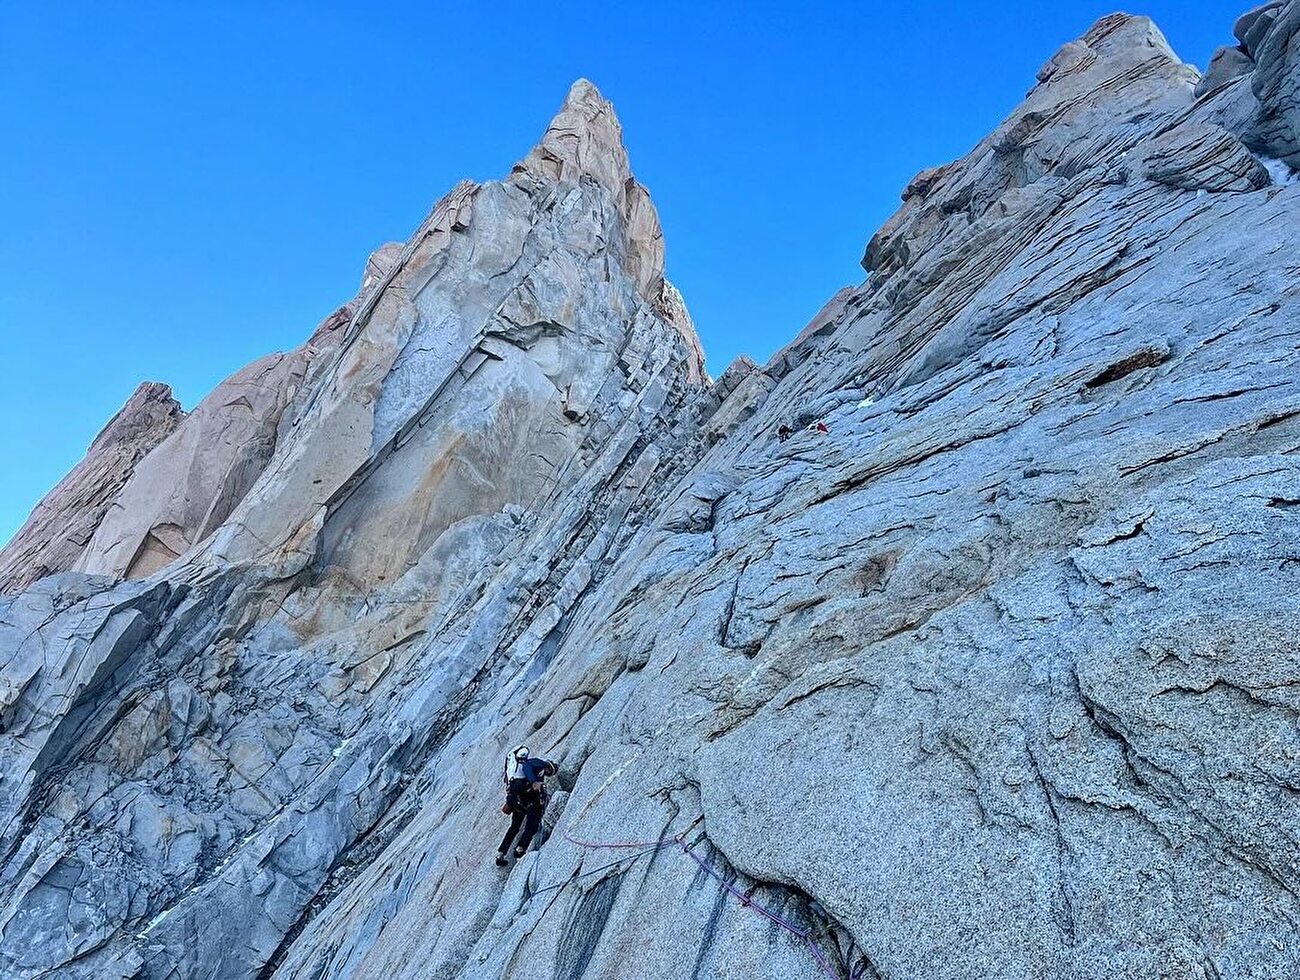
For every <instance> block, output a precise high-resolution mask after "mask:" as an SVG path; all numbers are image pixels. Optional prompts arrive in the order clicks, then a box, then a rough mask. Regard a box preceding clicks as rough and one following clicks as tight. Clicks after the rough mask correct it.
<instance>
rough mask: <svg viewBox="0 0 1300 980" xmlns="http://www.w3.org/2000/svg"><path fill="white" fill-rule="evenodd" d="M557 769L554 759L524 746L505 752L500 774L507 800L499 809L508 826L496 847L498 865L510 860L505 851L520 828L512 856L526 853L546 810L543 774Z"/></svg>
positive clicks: (547, 774)
mask: <svg viewBox="0 0 1300 980" xmlns="http://www.w3.org/2000/svg"><path fill="white" fill-rule="evenodd" d="M557 772H559V767H558V766H556V765H555V763H554V762H548V761H547V760H546V759H534V758H533V757H532V755H531V754H530V753H529V751H528V746H526V745H521V746H519V747H518V748H516V749H514V750H513V751H511V752H510V753H508V754H507V755H506V762H505V766H504V768H503V769H502V773H501V776H502V780H503V781H504V782H505V788H506V802H505V805H504V806H502V807H501V812H502V813H508V814H510V829H508V830H507V831H506V835H505V836H504V837H503V838H501V846H500V847H499V848H498V849H497V866H498V867H502V868H504V867H505V866H506V865H507V864H509V863H510V862H509V860H508V859H507V857H506V854H507V852H508V851H509V850H510V842H511V841H512V840H514V839H515V835H516V834H518V833H519V831H520V828H522V829H523V834H522V835H521V836H520V837H519V840H518V842H516V844H515V857H516V858H521V857H523V856H524V855H525V854H527V853H528V845H529V844H531V843H532V842H533V835H534V834H536V833H537V829H538V828H539V827H540V826H541V825H542V811H544V810H545V809H546V802H547V796H546V777H547V776H554V775H555V774H556V773H557Z"/></svg>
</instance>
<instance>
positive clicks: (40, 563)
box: [0, 381, 185, 592]
mask: <svg viewBox="0 0 1300 980" xmlns="http://www.w3.org/2000/svg"><path fill="white" fill-rule="evenodd" d="M184 417H185V413H184V412H183V411H181V406H180V403H179V402H177V401H176V399H174V398H173V397H172V390H171V388H169V387H167V385H164V384H158V383H156V382H152V381H147V382H145V383H144V384H142V385H140V387H139V388H137V389H136V390H135V393H134V394H133V395H132V396H131V397H130V398H129V399H127V402H126V404H125V405H123V406H122V409H121V411H119V412H118V413H117V414H116V415H114V416H113V418H112V419H111V420H110V421H109V423H108V425H106V426H104V429H103V431H101V432H100V433H99V435H98V436H96V437H95V441H94V442H93V443H91V446H90V449H89V450H87V452H86V457H85V459H83V460H82V461H81V462H80V463H78V464H77V465H76V466H75V467H74V468H73V469H72V471H71V472H70V473H68V475H67V476H65V477H64V478H63V479H62V480H60V481H59V484H58V486H56V487H55V488H54V489H53V490H51V491H50V492H49V493H48V494H46V495H45V498H44V499H43V500H42V501H41V502H40V504H38V505H37V507H36V509H35V510H34V511H32V514H31V516H30V517H29V518H27V523H25V524H24V525H23V526H22V528H20V529H19V531H18V533H17V534H15V535H14V537H13V538H12V540H10V541H9V543H8V544H7V545H5V547H4V548H3V549H2V550H0V592H20V591H22V590H23V589H24V588H25V587H27V586H29V585H31V584H32V583H33V582H35V581H36V580H37V579H39V578H41V577H43V576H45V575H49V574H51V573H53V572H61V571H67V570H68V569H70V568H74V567H76V565H77V562H78V561H79V560H80V559H81V556H82V555H83V554H84V553H85V549H86V547H87V545H89V543H90V541H91V539H92V538H93V537H94V534H95V532H96V530H97V529H98V528H99V525H100V524H101V522H102V521H103V520H104V517H105V515H106V514H107V513H108V512H109V510H110V509H111V508H112V506H113V505H114V503H115V502H116V501H117V498H118V496H119V494H121V492H122V489H123V487H124V486H125V485H126V484H127V483H128V482H129V481H130V479H131V475H132V473H134V471H135V467H136V465H137V464H138V463H139V462H140V461H141V460H142V459H144V458H145V457H146V456H147V455H148V454H149V452H150V450H152V449H153V448H154V447H155V446H157V445H158V444H159V443H160V442H162V441H163V440H164V439H166V438H167V436H168V435H170V434H171V433H172V432H173V431H174V430H175V429H176V427H177V426H178V425H180V423H181V421H182V419H183V418H184Z"/></svg>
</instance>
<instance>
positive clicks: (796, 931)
mask: <svg viewBox="0 0 1300 980" xmlns="http://www.w3.org/2000/svg"><path fill="white" fill-rule="evenodd" d="M681 847H682V850H683V851H684V852H686V854H687V856H688V857H690V859H691V860H692V861H694V862H695V863H696V864H698V865H699V866H700V868H701V870H703V871H704V872H705V873H706V874H707V875H709V876H710V877H711V878H713V879H714V880H715V881H717V883H718V884H720V885H721V886H722V887H723V888H725V889H726V890H727V892H728V893H730V894H731V896H732V897H733V898H735V899H736V900H737V901H738V902H740V904H741V905H743V906H745V907H746V908H750V909H753V910H754V911H755V912H757V913H758V914H759V915H762V916H765V917H766V918H768V919H770V920H771V921H772V922H774V923H775V924H776V925H778V926H780V927H781V928H782V929H784V930H785V931H786V932H788V933H790V935H792V936H794V937H796V938H798V939H802V940H803V941H804V943H805V945H807V947H808V952H809V953H811V954H812V957H813V959H815V960H816V961H817V965H818V966H820V967H821V968H822V972H823V973H825V974H826V975H827V976H828V977H830V978H831V980H839V974H838V973H837V972H836V971H835V969H834V968H833V967H832V966H831V963H830V960H828V959H827V958H826V954H825V953H823V952H822V951H821V948H820V947H819V946H818V945H817V943H816V942H814V941H813V938H812V936H810V935H809V934H808V932H807V930H804V929H800V928H799V927H798V926H796V925H795V924H794V923H793V922H791V921H790V920H788V919H786V918H784V917H782V916H781V915H778V914H777V913H776V912H773V911H772V910H771V909H769V908H766V907H765V906H762V905H759V904H758V903H757V902H755V901H754V900H753V899H752V898H750V897H749V896H748V895H746V894H745V893H744V892H742V891H741V890H740V889H739V888H737V887H736V886H735V885H733V884H732V883H731V882H729V881H728V880H727V879H726V878H724V877H723V876H722V873H721V872H720V871H718V870H717V869H716V868H714V867H713V866H712V865H711V864H709V863H708V862H707V861H705V860H704V859H703V858H701V857H700V856H699V855H698V854H696V853H695V852H694V851H693V850H691V849H690V847H688V846H687V845H686V844H685V843H683V844H682V845H681Z"/></svg>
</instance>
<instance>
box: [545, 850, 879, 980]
mask: <svg viewBox="0 0 1300 980" xmlns="http://www.w3.org/2000/svg"><path fill="white" fill-rule="evenodd" d="M560 834H561V836H562V837H563V838H564V839H565V840H567V841H568V842H569V843H571V844H576V845H577V846H578V847H582V848H591V849H593V850H624V849H637V850H642V849H644V851H657V850H659V849H660V848H661V847H666V846H668V845H670V844H675V845H677V846H678V847H680V848H681V849H682V852H683V853H684V854H685V855H686V856H687V857H689V858H690V859H691V860H692V861H694V862H695V863H696V864H698V865H699V866H700V870H701V871H703V872H704V873H705V874H707V875H708V876H709V877H710V878H712V879H713V880H714V881H716V882H717V883H718V884H720V885H721V886H722V887H723V889H725V890H726V892H727V893H728V894H729V895H731V896H732V897H733V898H735V899H736V901H738V902H739V903H740V904H741V905H743V906H745V908H747V909H752V910H753V911H755V912H757V913H758V914H759V915H761V916H763V917H764V918H766V919H768V920H769V921H771V922H772V923H773V924H774V925H776V926H778V927H779V928H781V929H784V930H785V931H786V932H788V933H789V934H790V935H792V936H794V937H795V938H796V939H800V940H802V941H803V943H804V945H806V946H807V947H808V952H809V953H810V954H811V955H812V958H813V959H815V960H816V961H817V965H818V966H820V967H821V969H822V972H823V973H825V974H826V975H827V976H828V977H830V978H831V980H840V975H839V973H838V972H837V971H836V970H835V968H834V967H833V966H831V962H830V960H829V959H827V958H826V954H825V953H824V952H822V949H821V947H820V946H818V945H817V942H816V940H814V939H813V937H812V936H811V935H810V934H809V933H808V931H807V930H806V929H800V928H799V927H798V926H797V925H795V924H794V923H793V922H791V921H790V920H789V919H787V918H785V917H784V916H782V915H780V914H778V913H776V912H774V911H772V910H771V909H769V908H767V907H766V906H763V905H760V904H759V903H758V902H755V901H754V900H753V899H752V898H750V897H749V896H748V895H746V894H745V893H744V892H742V891H741V890H740V889H739V888H737V887H736V886H735V885H734V884H732V883H731V882H730V881H728V880H727V879H726V878H725V877H723V874H722V872H720V871H719V870H718V869H717V868H715V867H714V866H713V865H711V864H710V863H709V862H708V861H705V860H704V859H703V858H702V857H700V856H699V855H698V854H696V853H695V852H694V851H693V850H691V848H690V846H689V845H688V844H687V843H686V841H685V839H684V835H679V836H677V837H666V838H662V839H660V840H657V841H616V842H610V843H607V844H602V843H597V842H596V841H588V840H581V839H579V838H576V837H572V836H570V835H569V833H568V831H567V830H562V831H560ZM864 967H865V964H864ZM859 976H861V972H860V971H859V972H857V973H854V974H853V978H852V980H857V978H858V977H859Z"/></svg>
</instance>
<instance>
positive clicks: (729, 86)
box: [0, 0, 1248, 541]
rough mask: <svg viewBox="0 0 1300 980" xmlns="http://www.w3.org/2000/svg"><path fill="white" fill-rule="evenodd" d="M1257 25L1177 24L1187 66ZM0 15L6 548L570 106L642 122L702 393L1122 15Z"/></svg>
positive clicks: (59, 8)
mask: <svg viewBox="0 0 1300 980" xmlns="http://www.w3.org/2000/svg"><path fill="white" fill-rule="evenodd" d="M1246 6H1248V4H1247V3H1241V4H1227V3H1222V2H1215V3H1212V2H1196V0H1176V2H1175V0H1159V2H1144V3H1143V5H1142V6H1141V7H1140V8H1136V7H1135V8H1133V12H1140V13H1146V14H1149V15H1150V16H1152V17H1154V18H1155V20H1156V21H1157V23H1159V24H1160V26H1161V27H1162V29H1163V30H1164V31H1165V33H1166V35H1167V36H1168V37H1169V39H1170V41H1171V42H1172V44H1173V46H1174V48H1175V50H1177V51H1178V52H1179V54H1180V55H1181V56H1182V57H1183V58H1184V60H1188V61H1192V62H1195V63H1196V64H1199V65H1201V66H1204V64H1205V63H1206V61H1207V59H1208V57H1209V55H1210V53H1211V52H1212V50H1213V49H1214V47H1216V46H1217V45H1219V44H1222V43H1229V42H1231V27H1232V22H1233V19H1234V18H1235V17H1236V15H1237V14H1238V13H1240V12H1241V10H1243V9H1245V7H1246ZM1036 7H1037V9H1036V10H1034V12H1033V13H1032V14H1030V13H1027V12H1026V9H1027V8H1026V5H1024V4H1019V3H1010V2H999V3H992V2H986V3H916V2H877V3H870V4H868V3H861V2H834V3H825V4H807V3H798V4H796V3H790V4H788V5H785V4H763V3H749V4H729V3H717V4H701V3H671V2H670V3H653V4H646V3H636V2H628V3H622V4H610V3H590V4H588V3H560V4H537V3H513V2H506V3H494V4H437V3H429V2H425V3H405V2H401V0H398V2H387V3H384V4H361V3H354V4H330V3H320V2H311V3H308V2H303V3H278V4H271V3H260V2H258V3H253V2H246V3H243V2H225V3H218V2H206V0H189V2H182V3H174V2H169V3H157V4H151V3H143V2H127V3H109V4H105V3H95V4H90V3H84V4H81V3H65V4H59V5H52V4H32V3H19V2H18V0H0V125H2V126H3V131H4V133H5V148H4V152H3V153H0V227H2V228H3V232H2V233H0V345H2V346H0V349H2V350H3V353H4V358H3V362H0V363H3V365H4V368H3V374H2V375H0V381H2V382H3V383H2V384H0V460H3V463H0V467H3V469H2V471H0V472H2V473H3V478H2V479H0V541H3V540H6V539H7V538H8V537H9V535H10V534H12V532H13V531H15V530H16V529H17V528H18V526H19V525H20V524H21V523H22V521H23V520H24V519H25V518H26V515H27V513H28V511H29V510H30V509H31V507H32V506H33V505H34V504H35V503H36V501H37V500H38V499H39V498H40V496H41V495H42V494H43V493H44V492H45V491H46V490H47V489H48V488H49V487H50V486H52V485H53V484H54V483H55V482H56V481H57V480H58V479H59V478H60V477H61V476H62V475H63V474H64V473H65V472H66V471H67V470H68V469H69V468H70V467H71V466H72V465H73V464H75V463H76V461H77V460H78V459H80V458H81V456H82V454H83V453H84V452H85V449H86V446H87V445H88V444H89V442H90V441H91V439H93V438H94V435H95V433H96V432H98V430H99V428H100V427H101V426H102V425H103V424H104V422H105V421H106V420H107V419H108V418H109V416H111V415H112V413H113V412H114V411H116V410H117V408H118V407H120V405H121V403H122V402H123V401H125V399H126V398H127V397H128V396H129V395H130V393H131V392H132V391H133V390H134V388H135V386H136V385H137V384H138V383H139V382H140V381H142V380H158V381H164V382H167V383H169V384H171V385H172V386H173V388H174V389H175V391H176V395H177V397H178V398H179V399H180V400H181V402H182V403H183V404H184V405H185V407H186V408H190V407H192V406H193V405H194V404H195V403H196V402H197V401H198V400H199V399H200V398H201V397H202V396H203V395H204V394H205V393H206V392H207V391H208V390H209V389H211V388H212V386H213V385H215V384H216V383H217V382H218V381H220V380H221V378H223V377H225V376H226V375H228V374H230V373H231V372H233V371H235V370H236V369H237V368H239V367H240V366H242V365H243V364H245V363H247V362H248V361H250V360H252V359H253V358H255V357H258V356H260V355H262V354H264V353H267V352H269V351H273V350H285V349H288V348H291V347H294V346H296V345H297V344H299V343H301V342H302V340H303V339H305V338H306V337H307V335H308V334H309V333H310V332H311V330H312V328H313V327H314V325H315V324H316V323H317V321H318V320H319V319H320V318H321V317H323V316H324V315H326V314H327V313H329V312H330V311H331V310H332V309H334V308H335V307H336V306H337V305H338V304H339V303H341V302H343V301H344V300H346V299H347V298H348V297H349V296H351V295H352V293H353V292H354V291H355V288H356V285H357V281H358V279H359V277H360V274H361V269H362V265H363V263H364V261H365V258H366V255H367V254H368V253H369V252H370V250H371V249H372V248H374V247H375V246H377V245H379V244H381V243H382V242H385V241H389V240H393V239H404V238H405V237H406V236H407V235H408V234H409V232H410V231H411V230H412V229H413V228H414V227H415V225H416V224H417V223H418V222H419V221H420V219H421V218H422V217H423V215H424V214H425V211H426V210H427V208H428V207H429V205H430V204H431V203H432V202H433V201H434V200H435V199H436V198H437V197H439V196H440V195H441V194H442V193H443V192H445V191H446V190H447V189H449V188H450V187H451V186H452V184H453V183H455V181H456V180H458V179H460V178H462V177H470V178H473V179H478V180H484V179H490V178H494V177H499V176H502V175H504V174H505V173H507V172H508V170H509V168H510V165H511V164H512V163H513V162H514V161H515V160H516V159H518V158H519V157H521V156H522V155H523V154H524V153H525V152H526V151H527V150H528V148H529V147H530V146H531V145H532V144H533V143H534V142H535V141H536V139H537V138H538V137H539V136H540V134H541V132H542V130H543V128H544V127H545V125H546V123H547V121H548V120H549V119H550V117H551V115H552V114H553V113H554V111H555V110H556V109H557V108H558V106H559V103H560V101H561V100H562V99H563V96H564V93H565V91H566V90H567V88H568V86H569V84H570V83H571V82H572V81H573V80H574V79H575V78H577V77H579V76H586V77H588V78H590V79H592V80H593V81H594V82H595V83H596V84H597V85H598V86H599V87H600V88H601V90H602V91H603V92H604V94H605V95H606V96H607V97H608V98H610V99H611V100H613V102H614V104H615V106H616V108H617V110H618V113H619V116H620V118H621V119H622V121H623V126H624V131H625V137H626V142H627V145H628V149H629V152H630V154H631V158H632V165H633V168H634V169H635V171H636V173H637V175H638V177H639V178H640V179H641V180H642V182H643V183H645V184H646V185H647V186H648V187H649V188H650V190H651V193H652V194H653V196H654V199H655V202H656V204H657V205H658V207H659V212H660V216H661V218H662V221H663V225H664V230H665V236H666V241H667V250H668V274H669V276H670V277H671V278H672V279H673V280H674V281H675V282H676V283H677V284H678V286H680V287H681V289H682V292H683V293H684V294H685V296H686V301H687V303H688V305H689V306H690V308H691V310H692V313H693V314H694V316H695V319H696V322H697V324H698V326H699V330H700V334H701V337H702V339H703V341H704V346H705V349H706V350H707V352H708V356H709V367H710V370H711V371H712V372H713V373H715V374H717V373H719V372H721V370H722V369H723V368H724V367H726V365H727V363H728V362H729V361H730V360H731V358H732V357H734V356H735V355H736V354H738V353H741V352H747V353H749V354H751V355H753V356H755V357H756V358H758V359H760V360H762V359H765V358H766V357H767V356H768V355H770V354H771V353H772V351H774V350H775V349H776V348H777V347H779V346H780V345H781V344H782V343H784V342H785V341H786V340H788V339H789V338H791V337H792V336H793V335H794V334H795V333H796V332H797V331H798V330H799V329H800V327H802V326H803V324H804V323H805V322H806V321H807V319H808V318H809V317H810V316H811V315H812V314H813V313H814V312H816V310H817V309H818V307H820V306H821V304H822V303H823V302H824V301H825V300H826V299H827V298H828V297H829V296H830V295H831V293H833V292H834V291H835V290H836V289H837V288H839V287H840V286H842V285H844V284H845V283H849V282H856V281H859V280H860V279H861V278H862V271H861V269H860V268H859V266H858V260H859V259H860V258H861V255H862V251H863V248H864V246H865V245H866V242H867V240H868V238H870V236H871V234H872V232H873V231H874V230H875V229H876V228H877V227H878V226H879V225H880V224H881V223H882V222H883V221H884V219H885V218H886V217H888V215H889V214H890V213H891V212H892V211H893V210H894V209H895V207H896V206H897V203H898V195H899V192H900V191H901V189H902V188H903V187H904V185H905V184H906V183H907V181H908V179H909V178H910V177H911V176H912V175H913V174H914V173H915V172H916V171H918V170H920V169H922V168H923V167H927V166H931V165H934V164H938V163H943V162H946V161H948V160H950V159H952V158H953V157H956V156H959V155H960V154H962V153H963V152H965V151H966V150H967V149H969V148H970V147H971V146H972V145H973V144H974V143H975V142H977V141H978V140H979V139H980V138H981V137H982V136H983V135H984V134H985V133H987V132H988V131H989V130H990V129H991V128H992V127H993V126H995V125H996V124H997V122H998V121H999V120H1000V119H1001V118H1002V117H1003V116H1004V115H1006V113H1007V112H1009V111H1010V110H1011V109H1012V108H1014V106H1015V105H1016V104H1017V103H1018V102H1019V101H1020V99H1021V98H1022V97H1023V95H1024V93H1025V91H1026V90H1027V89H1028V88H1030V86H1031V85H1032V84H1033V81H1034V72H1035V71H1036V70H1037V68H1038V66H1039V65H1040V64H1042V63H1043V62H1044V61H1045V60H1046V59H1047V58H1048V57H1049V56H1050V55H1051V54H1052V53H1053V52H1054V51H1055V50H1056V49H1057V48H1058V47H1059V46H1060V45H1061V44H1063V43H1064V42H1066V41H1068V40H1070V39H1071V38H1074V37H1077V36H1078V35H1079V34H1081V33H1083V32H1084V31H1085V30H1086V29H1087V28H1088V26H1089V25H1090V24H1091V23H1092V22H1093V21H1094V20H1096V19H1097V18H1098V17H1099V16H1102V15H1104V14H1106V13H1108V12H1110V11H1111V10H1112V9H1113V7H1112V6H1111V4H1110V3H1107V2H1084V0H1061V2H1058V3H1052V4H1041V5H1036Z"/></svg>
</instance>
